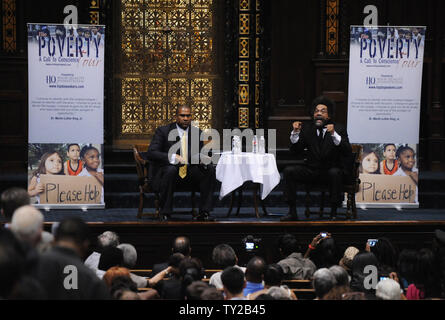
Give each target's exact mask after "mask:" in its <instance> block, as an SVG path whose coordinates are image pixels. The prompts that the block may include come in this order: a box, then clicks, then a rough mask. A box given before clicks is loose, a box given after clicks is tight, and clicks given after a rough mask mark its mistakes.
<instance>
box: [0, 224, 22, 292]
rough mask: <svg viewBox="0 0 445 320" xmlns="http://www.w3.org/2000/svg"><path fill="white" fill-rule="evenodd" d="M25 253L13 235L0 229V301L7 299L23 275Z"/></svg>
mask: <svg viewBox="0 0 445 320" xmlns="http://www.w3.org/2000/svg"><path fill="white" fill-rule="evenodd" d="M24 266H25V252H24V250H23V247H22V244H21V243H20V242H19V241H18V240H17V238H16V237H15V236H14V234H13V233H12V232H11V231H10V230H8V229H5V228H0V299H7V298H8V297H9V295H10V294H11V292H12V290H13V289H14V287H15V286H16V284H17V283H18V282H19V281H20V279H21V278H22V276H23V274H24Z"/></svg>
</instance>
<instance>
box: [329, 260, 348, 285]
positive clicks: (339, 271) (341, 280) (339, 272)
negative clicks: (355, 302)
mask: <svg viewBox="0 0 445 320" xmlns="http://www.w3.org/2000/svg"><path fill="white" fill-rule="evenodd" d="M329 271H331V272H332V274H333V275H334V277H335V281H336V282H337V284H336V285H337V286H347V287H349V275H348V272H347V271H346V270H345V269H344V268H342V267H340V266H337V265H335V266H332V267H330V268H329Z"/></svg>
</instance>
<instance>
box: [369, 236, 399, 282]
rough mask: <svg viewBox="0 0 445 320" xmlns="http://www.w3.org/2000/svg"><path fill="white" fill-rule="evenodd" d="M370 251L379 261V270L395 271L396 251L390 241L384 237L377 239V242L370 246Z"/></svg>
mask: <svg viewBox="0 0 445 320" xmlns="http://www.w3.org/2000/svg"><path fill="white" fill-rule="evenodd" d="M371 252H372V253H374V255H375V257H376V258H377V260H378V261H379V266H380V269H382V270H381V271H384V272H385V273H388V274H389V273H390V272H393V271H395V268H396V264H397V251H396V249H395V247H394V246H393V244H392V243H391V241H390V240H389V239H388V238H386V237H381V238H379V239H378V241H377V243H376V244H375V245H374V246H373V247H371Z"/></svg>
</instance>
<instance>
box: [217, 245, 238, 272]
mask: <svg viewBox="0 0 445 320" xmlns="http://www.w3.org/2000/svg"><path fill="white" fill-rule="evenodd" d="M212 260H213V262H214V263H215V264H216V265H217V266H218V267H219V268H221V269H225V268H227V267H232V266H234V265H236V264H237V263H238V258H237V256H236V253H235V250H233V248H232V247H231V246H229V245H228V244H225V243H223V244H219V245H217V246H216V247H215V248H213V252H212Z"/></svg>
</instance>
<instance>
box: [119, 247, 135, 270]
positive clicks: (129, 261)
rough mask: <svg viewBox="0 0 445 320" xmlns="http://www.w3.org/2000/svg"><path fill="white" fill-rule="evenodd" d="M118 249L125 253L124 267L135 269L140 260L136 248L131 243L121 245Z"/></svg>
mask: <svg viewBox="0 0 445 320" xmlns="http://www.w3.org/2000/svg"><path fill="white" fill-rule="evenodd" d="M117 248H118V249H120V250H122V252H123V266H124V267H126V268H129V269H132V268H134V266H135V265H136V261H137V260H138V253H137V251H136V248H135V247H134V246H133V245H132V244H129V243H121V244H120V245H118V246H117Z"/></svg>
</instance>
